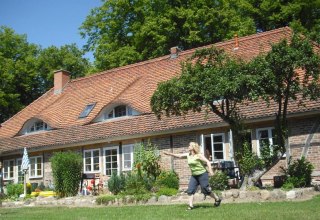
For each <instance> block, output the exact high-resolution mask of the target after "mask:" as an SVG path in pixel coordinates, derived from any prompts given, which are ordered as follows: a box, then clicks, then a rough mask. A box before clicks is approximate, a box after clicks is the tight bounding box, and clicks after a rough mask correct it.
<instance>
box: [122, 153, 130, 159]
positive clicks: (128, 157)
mask: <svg viewBox="0 0 320 220" xmlns="http://www.w3.org/2000/svg"><path fill="white" fill-rule="evenodd" d="M123 158H124V160H131V154H124V155H123Z"/></svg>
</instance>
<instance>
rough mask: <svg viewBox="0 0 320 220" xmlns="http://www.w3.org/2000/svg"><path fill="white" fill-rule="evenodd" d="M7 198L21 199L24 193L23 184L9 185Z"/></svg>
mask: <svg viewBox="0 0 320 220" xmlns="http://www.w3.org/2000/svg"><path fill="white" fill-rule="evenodd" d="M6 188H7V196H9V197H19V196H20V195H21V194H23V193H24V189H23V184H21V183H18V184H14V183H9V184H8V185H7V186H6Z"/></svg>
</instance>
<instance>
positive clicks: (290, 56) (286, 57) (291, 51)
mask: <svg viewBox="0 0 320 220" xmlns="http://www.w3.org/2000/svg"><path fill="white" fill-rule="evenodd" d="M252 63H253V64H254V66H255V68H253V70H254V73H253V74H255V75H260V79H259V81H258V85H259V87H257V91H258V93H259V94H260V96H261V97H262V98H263V99H264V100H266V101H267V102H269V101H270V100H273V101H275V102H276V103H277V105H278V112H277V129H278V132H277V133H278V134H277V137H278V141H277V142H278V144H279V145H280V146H281V147H284V146H285V140H286V138H287V112H288V104H289V100H297V99H298V98H299V102H300V103H303V102H304V101H305V100H316V99H317V98H318V97H319V95H320V84H319V74H320V69H319V66H320V57H319V55H318V54H316V53H315V47H314V45H313V44H312V43H311V42H310V41H309V40H307V39H304V38H302V37H299V36H298V35H293V37H292V38H291V39H290V41H288V40H283V41H281V42H279V43H278V44H274V45H272V49H271V50H270V51H269V52H268V53H267V54H264V55H262V56H260V57H257V58H256V59H254V60H253V61H252ZM299 70H302V71H303V72H300V74H299ZM283 150H285V149H283Z"/></svg>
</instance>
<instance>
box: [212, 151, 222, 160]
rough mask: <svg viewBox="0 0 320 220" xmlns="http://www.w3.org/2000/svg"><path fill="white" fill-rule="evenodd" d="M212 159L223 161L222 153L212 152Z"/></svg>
mask: <svg viewBox="0 0 320 220" xmlns="http://www.w3.org/2000/svg"><path fill="white" fill-rule="evenodd" d="M214 159H219V160H221V159H223V152H214Z"/></svg>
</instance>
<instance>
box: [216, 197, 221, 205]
mask: <svg viewBox="0 0 320 220" xmlns="http://www.w3.org/2000/svg"><path fill="white" fill-rule="evenodd" d="M220 203H221V199H220V198H219V199H216V201H215V202H214V206H215V207H218V206H219V205H220Z"/></svg>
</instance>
